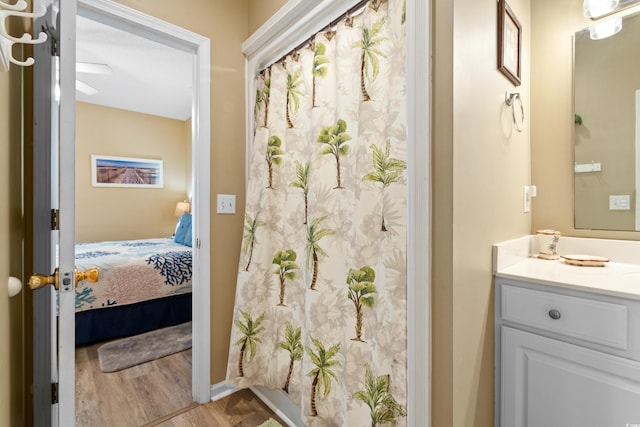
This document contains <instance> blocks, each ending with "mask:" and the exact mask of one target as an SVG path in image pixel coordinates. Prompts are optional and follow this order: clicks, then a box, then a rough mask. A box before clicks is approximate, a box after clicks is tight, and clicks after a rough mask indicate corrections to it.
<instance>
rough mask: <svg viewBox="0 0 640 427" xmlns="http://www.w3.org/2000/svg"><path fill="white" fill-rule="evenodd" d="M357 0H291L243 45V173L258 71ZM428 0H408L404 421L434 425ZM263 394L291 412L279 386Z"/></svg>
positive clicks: (275, 405) (261, 391)
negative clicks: (405, 405)
mask: <svg viewBox="0 0 640 427" xmlns="http://www.w3.org/2000/svg"><path fill="white" fill-rule="evenodd" d="M358 1H359V0H323V1H308V0H289V1H288V2H287V3H286V4H285V5H284V6H283V7H282V8H281V9H280V10H279V11H278V12H277V13H276V14H275V15H273V16H272V17H271V18H270V19H269V20H268V21H267V22H266V23H265V24H264V25H262V26H261V27H260V28H259V29H258V30H257V31H256V32H255V33H253V35H251V37H249V38H248V39H247V40H246V41H245V42H244V43H243V45H242V51H243V53H244V55H245V105H246V107H245V111H246V112H247V114H246V117H245V120H246V121H245V129H246V135H247V140H246V153H247V156H246V160H245V161H246V165H245V171H246V177H245V178H246V180H247V181H248V173H249V172H248V171H249V170H250V168H249V162H250V161H251V159H250V155H251V153H252V149H251V147H252V145H253V138H252V135H253V124H254V122H253V117H251V112H252V111H253V106H254V104H255V94H256V87H255V77H256V75H257V74H258V72H259V71H260V70H261V69H262V68H264V67H265V66H267V65H269V64H270V63H272V62H274V61H275V60H277V59H278V58H280V57H282V55H284V54H285V53H287V52H289V51H291V50H292V49H293V48H294V47H295V46H297V45H298V44H299V43H300V41H301V40H304V39H306V38H308V37H309V36H311V35H312V34H314V33H317V32H318V31H320V30H322V28H324V27H325V26H326V24H327V22H330V21H332V20H333V19H335V17H336V16H339V15H340V14H341V13H343V12H344V11H345V10H347V9H348V8H349V7H352V6H353V5H355V4H356V3H358ZM432 2H433V0H426V1H425V0H406V25H407V71H406V76H407V91H406V93H407V175H408V179H407V184H408V192H407V213H408V215H407V328H408V329H407V362H408V366H407V370H408V373H407V380H408V392H409V395H408V403H407V406H408V408H407V425H410V426H413V425H416V426H425V427H428V426H430V425H431V250H432V248H431V212H432V208H431V194H432V190H431V188H432V181H431V103H432V99H431V90H430V84H431V80H432V78H431V75H432V72H431V67H430V57H431V39H430V33H431V7H432ZM256 390H257V391H258V393H259V395H260V398H261V399H263V400H264V401H265V403H267V405H269V406H271V407H272V409H274V410H276V411H280V410H282V411H284V414H285V415H286V416H288V417H289V418H291V419H294V418H295V417H296V416H297V417H299V416H300V415H299V413H290V412H287V407H288V405H286V404H285V405H283V404H281V403H279V402H280V400H279V399H280V394H278V392H270V391H269V390H268V389H265V388H261V389H256Z"/></svg>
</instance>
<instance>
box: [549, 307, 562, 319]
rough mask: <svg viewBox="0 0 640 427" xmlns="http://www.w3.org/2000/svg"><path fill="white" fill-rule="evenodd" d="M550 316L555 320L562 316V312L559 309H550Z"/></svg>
mask: <svg viewBox="0 0 640 427" xmlns="http://www.w3.org/2000/svg"><path fill="white" fill-rule="evenodd" d="M549 317H551V318H552V319H553V320H558V319H559V318H560V317H562V316H561V315H560V312H559V311H558V310H555V309H554V310H549Z"/></svg>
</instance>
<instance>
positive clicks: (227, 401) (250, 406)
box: [152, 389, 286, 427]
mask: <svg viewBox="0 0 640 427" xmlns="http://www.w3.org/2000/svg"><path fill="white" fill-rule="evenodd" d="M269 418H273V419H274V420H276V421H278V422H279V423H280V424H281V425H282V426H284V427H286V424H285V423H284V421H282V420H281V419H280V418H278V416H276V415H275V414H274V413H273V412H272V411H271V409H269V407H267V405H265V404H264V403H263V402H262V401H261V400H260V399H258V397H257V396H256V395H255V394H253V393H252V392H251V390H248V389H245V390H239V391H237V392H235V393H233V394H232V395H230V396H227V397H225V398H224V399H220V400H217V401H215V402H209V403H207V404H204V405H198V406H197V407H195V408H192V409H190V410H189V411H187V412H184V413H182V414H180V415H176V416H174V417H172V418H171V419H169V420H166V421H164V422H162V423H159V424H152V425H153V426H159V427H199V426H216V427H256V426H258V425H260V424H262V423H263V422H265V421H267V420H268V419H269Z"/></svg>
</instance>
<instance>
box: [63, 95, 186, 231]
mask: <svg viewBox="0 0 640 427" xmlns="http://www.w3.org/2000/svg"><path fill="white" fill-rule="evenodd" d="M76 123H77V130H76V132H77V136H76V137H77V144H76V201H77V202H76V241H78V242H95V241H101V240H127V239H144V238H150V237H161V236H171V235H172V234H173V232H174V230H175V226H176V220H177V218H176V217H174V216H173V213H174V209H175V206H176V203H177V202H178V201H182V200H184V199H187V198H188V194H189V193H188V183H189V181H190V172H191V168H190V164H191V129H190V121H182V120H175V119H168V118H164V117H158V116H152V115H148V114H142V113H136V112H133V111H126V110H119V109H114V108H110V107H103V106H99V105H94V104H88V103H83V102H78V103H77V105H76ZM114 123H117V126H114ZM92 154H102V155H107V156H122V157H135V158H148V159H157V160H162V161H163V170H164V188H149V189H147V188H119V187H93V186H92V185H91V155H92ZM187 164H189V168H187Z"/></svg>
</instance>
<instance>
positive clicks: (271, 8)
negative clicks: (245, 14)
mask: <svg viewBox="0 0 640 427" xmlns="http://www.w3.org/2000/svg"><path fill="white" fill-rule="evenodd" d="M248 1H249V35H251V34H253V33H254V32H255V31H256V30H257V29H258V28H260V26H261V25H262V24H264V23H265V22H266V21H267V19H269V18H271V16H273V14H275V13H276V12H277V11H278V10H279V9H280V8H281V7H282V6H284V5H285V4H286V3H287V2H286V0H248Z"/></svg>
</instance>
